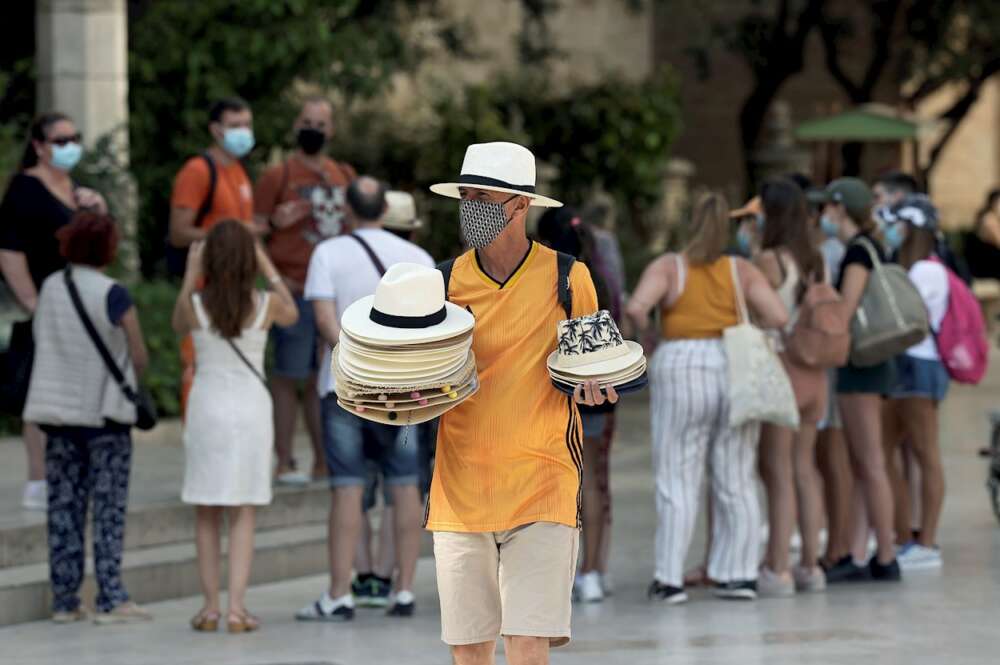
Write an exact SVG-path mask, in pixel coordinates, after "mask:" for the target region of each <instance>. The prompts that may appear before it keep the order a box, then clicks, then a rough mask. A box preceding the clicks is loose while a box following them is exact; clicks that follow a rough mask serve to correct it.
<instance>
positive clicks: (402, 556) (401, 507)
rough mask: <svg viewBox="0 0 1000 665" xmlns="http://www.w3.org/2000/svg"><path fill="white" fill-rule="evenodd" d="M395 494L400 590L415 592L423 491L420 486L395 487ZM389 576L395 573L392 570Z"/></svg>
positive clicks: (394, 508)
mask: <svg viewBox="0 0 1000 665" xmlns="http://www.w3.org/2000/svg"><path fill="white" fill-rule="evenodd" d="M391 491H392V517H393V518H394V519H393V521H394V526H395V536H396V556H397V558H398V560H399V578H398V579H397V580H396V591H412V590H413V576H414V574H415V573H416V570H417V558H418V557H419V556H420V525H421V522H422V521H423V508H422V506H421V503H420V490H418V489H417V486H416V485H394V486H392V488H391ZM389 574H390V575H391V574H392V568H391V567H390V568H389Z"/></svg>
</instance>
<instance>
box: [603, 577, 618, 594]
mask: <svg viewBox="0 0 1000 665" xmlns="http://www.w3.org/2000/svg"><path fill="white" fill-rule="evenodd" d="M601 591H603V592H604V595H605V596H613V595H615V585H614V584H613V583H612V582H611V573H601Z"/></svg>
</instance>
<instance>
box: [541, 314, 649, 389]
mask: <svg viewBox="0 0 1000 665" xmlns="http://www.w3.org/2000/svg"><path fill="white" fill-rule="evenodd" d="M557 340H558V346H557V347H556V350H555V351H553V352H552V354H551V355H550V356H549V358H548V362H547V364H548V367H549V371H550V373H553V374H556V375H560V376H563V377H568V376H577V377H588V378H595V379H600V378H602V377H614V378H616V379H620V378H628V379H631V378H634V375H638V374H641V373H642V372H644V371H645V369H646V366H645V365H646V364H645V358H644V356H643V353H642V346H641V345H639V344H637V343H635V342H633V341H631V340H626V339H624V338H623V337H622V334H621V333H620V332H619V331H618V326H617V325H616V324H615V320H614V319H613V318H611V314H610V313H608V311H607V310H603V309H602V310H601V311H599V312H597V313H595V314H591V315H589V316H581V317H578V318H575V319H567V320H565V321H560V322H559V325H558V328H557Z"/></svg>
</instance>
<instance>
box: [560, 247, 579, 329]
mask: <svg viewBox="0 0 1000 665" xmlns="http://www.w3.org/2000/svg"><path fill="white" fill-rule="evenodd" d="M574 263H576V259H575V258H573V257H572V256H570V255H569V254H564V253H562V252H556V273H557V284H558V292H559V304H560V305H562V307H563V309H564V310H566V318H567V319H572V318H573V289H572V288H571V287H570V285H569V273H570V271H571V270H573V264H574Z"/></svg>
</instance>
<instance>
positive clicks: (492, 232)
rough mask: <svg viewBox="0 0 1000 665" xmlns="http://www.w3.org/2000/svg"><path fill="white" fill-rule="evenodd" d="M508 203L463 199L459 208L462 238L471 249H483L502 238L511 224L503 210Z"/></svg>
mask: <svg viewBox="0 0 1000 665" xmlns="http://www.w3.org/2000/svg"><path fill="white" fill-rule="evenodd" d="M515 196H516V194H515ZM515 196H512V197H510V199H507V201H510V200H511V199H513V198H515ZM507 201H504V202H503V203H494V202H493V201H480V200H478V199H462V201H461V202H460V203H459V207H458V217H459V221H460V222H461V228H462V237H463V238H464V239H465V242H466V243H468V245H469V247H473V248H475V249H482V248H484V247H487V246H489V245H490V244H492V242H493V241H494V240H496V239H497V238H499V237H500V234H501V233H503V230H504V229H505V228H507V225H508V224H510V220H509V219H507V213H505V212H504V209H503V204H504V203H507Z"/></svg>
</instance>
